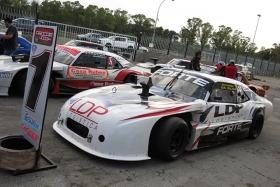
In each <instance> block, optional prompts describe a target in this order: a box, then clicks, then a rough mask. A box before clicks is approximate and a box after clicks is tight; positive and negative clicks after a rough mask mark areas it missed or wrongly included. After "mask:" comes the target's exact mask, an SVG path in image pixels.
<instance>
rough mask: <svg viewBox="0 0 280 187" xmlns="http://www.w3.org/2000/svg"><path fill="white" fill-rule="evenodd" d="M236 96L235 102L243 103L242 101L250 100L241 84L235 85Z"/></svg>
mask: <svg viewBox="0 0 280 187" xmlns="http://www.w3.org/2000/svg"><path fill="white" fill-rule="evenodd" d="M236 98H237V103H244V102H246V101H248V100H250V99H249V97H248V96H247V95H246V93H245V92H244V90H243V89H242V87H241V86H237V97H236Z"/></svg>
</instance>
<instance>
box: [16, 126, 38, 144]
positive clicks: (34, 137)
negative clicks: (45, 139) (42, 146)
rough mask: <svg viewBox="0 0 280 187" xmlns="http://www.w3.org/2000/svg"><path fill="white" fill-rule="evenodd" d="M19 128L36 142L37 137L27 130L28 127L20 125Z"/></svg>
mask: <svg viewBox="0 0 280 187" xmlns="http://www.w3.org/2000/svg"><path fill="white" fill-rule="evenodd" d="M20 128H21V129H22V130H23V131H24V132H25V133H26V134H27V135H28V136H29V137H30V138H32V139H33V140H34V141H36V142H37V141H38V139H39V136H38V135H37V134H36V133H35V132H33V131H32V130H31V129H29V128H28V127H26V126H24V124H21V125H20Z"/></svg>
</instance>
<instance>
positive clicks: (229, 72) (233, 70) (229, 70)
mask: <svg viewBox="0 0 280 187" xmlns="http://www.w3.org/2000/svg"><path fill="white" fill-rule="evenodd" d="M225 73H226V77H227V78H230V79H236V74H237V67H236V66H235V62H234V60H231V61H230V62H229V63H228V65H227V66H226V67H225Z"/></svg>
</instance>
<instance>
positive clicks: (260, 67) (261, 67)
mask: <svg viewBox="0 0 280 187" xmlns="http://www.w3.org/2000/svg"><path fill="white" fill-rule="evenodd" d="M262 62H263V58H262V61H261V65H260V70H261V69H262Z"/></svg>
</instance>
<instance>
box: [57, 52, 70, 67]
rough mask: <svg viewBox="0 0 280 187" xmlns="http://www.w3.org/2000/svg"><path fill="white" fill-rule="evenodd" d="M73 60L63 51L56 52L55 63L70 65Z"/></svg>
mask: <svg viewBox="0 0 280 187" xmlns="http://www.w3.org/2000/svg"><path fill="white" fill-rule="evenodd" d="M73 60H74V58H73V57H71V56H70V55H69V54H67V53H65V52H63V51H56V52H55V54H54V61H56V62H59V63H62V64H66V65H70V64H71V63H72V62H73Z"/></svg>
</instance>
